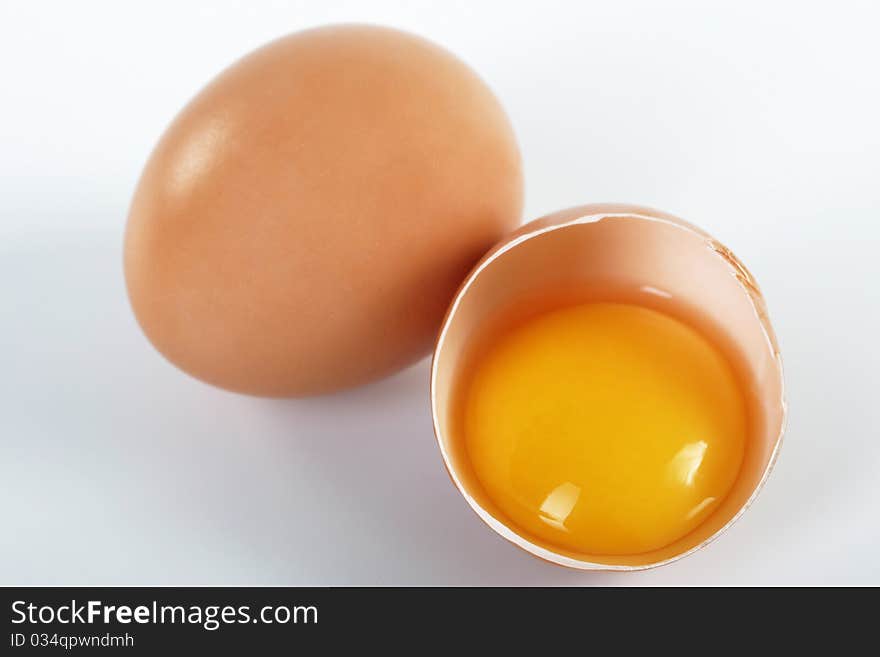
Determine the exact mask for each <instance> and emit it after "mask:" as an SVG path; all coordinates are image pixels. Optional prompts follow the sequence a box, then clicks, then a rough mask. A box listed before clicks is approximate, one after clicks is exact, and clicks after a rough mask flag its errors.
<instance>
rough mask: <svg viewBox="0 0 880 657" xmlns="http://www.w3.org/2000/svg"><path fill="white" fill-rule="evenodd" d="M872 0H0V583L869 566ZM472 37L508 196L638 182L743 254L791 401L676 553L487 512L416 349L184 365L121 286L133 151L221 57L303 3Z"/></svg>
mask: <svg viewBox="0 0 880 657" xmlns="http://www.w3.org/2000/svg"><path fill="white" fill-rule="evenodd" d="M876 7H877V3H872V2H864V3H858V4H857V3H851V2H840V1H835V2H830V1H829V2H827V3H814V4H809V3H805V2H798V3H791V4H782V3H776V2H766V1H765V2H754V3H752V2H730V3H723V4H718V3H707V2H690V3H683V2H673V1H670V0H666V1H664V2H623V1H620V0H615V1H614V2H611V1H603V2H599V1H591V2H574V1H572V2H550V1H547V0H542V1H541V2H497V3H494V2H493V3H490V2H475V1H473V0H469V1H466V2H449V1H445V2H406V3H403V2H400V3H395V2H317V1H316V2H311V3H300V2H274V3H272V2H254V1H249V2H217V1H212V2H205V3H201V4H199V3H190V2H177V1H174V2H157V1H155V0H154V1H151V2H140V3H134V2H103V3H96V2H61V1H59V2H55V3H47V2H38V1H30V2H16V1H9V0H6V1H4V2H3V3H2V5H0V374H2V378H0V523H2V524H0V583H2V584H58V583H63V584H76V583H79V584H511V585H514V584H528V585H532V584H534V585H590V584H603V585H633V584H635V585H645V584H810V583H812V584H832V583H833V584H864V583H873V584H880V431H878V427H880V399H878V390H880V378H878V370H880V357H878V343H880V318H878V302H880V294H878V291H877V286H878V284H880V227H878V226H880V223H878V222H880V179H878V178H880V71H878V67H880V39H878V38H877V25H878V24H880V10H878V9H877V8H876ZM343 20H361V21H371V22H380V23H387V24H390V25H393V26H397V27H401V28H406V29H410V30H413V31H415V32H418V33H420V34H422V35H424V36H427V37H429V38H431V39H433V40H435V41H437V42H439V43H442V44H444V45H446V46H447V47H449V48H450V49H452V50H453V51H454V52H456V53H458V54H459V55H460V56H461V57H462V58H464V59H465V60H466V61H468V62H469V63H470V64H471V65H472V66H474V68H476V69H477V70H478V71H479V72H480V73H481V74H482V75H483V76H484V78H485V79H486V80H487V81H489V82H490V84H491V86H492V87H493V88H494V90H495V91H496V92H497V94H498V95H499V96H500V98H501V100H502V101H503V102H504V104H505V105H506V107H507V109H508V111H509V113H510V116H511V119H512V121H513V124H514V127H515V129H516V131H517V133H518V135H519V139H520V143H521V146H522V152H523V156H524V159H525V170H526V180H527V203H526V213H525V215H526V217H525V218H533V217H536V216H538V215H541V214H544V213H547V212H549V211H552V210H555V209H558V208H562V207H566V206H569V205H574V204H579V203H584V202H592V201H605V200H610V201H625V202H632V203H641V204H647V205H652V206H656V207H659V208H663V209H666V210H668V211H670V212H673V213H675V214H678V215H680V216H683V217H685V218H687V219H690V220H691V221H693V222H695V223H698V224H700V225H702V226H703V227H705V228H706V229H708V230H709V231H710V232H712V233H714V234H715V235H716V236H717V237H718V238H720V239H721V240H722V241H723V242H725V243H726V244H728V245H729V246H730V247H731V248H733V249H734V251H736V253H737V254H738V255H739V256H740V257H741V258H742V259H743V260H744V261H745V262H746V263H747V264H748V265H749V267H750V268H751V269H752V271H753V272H754V273H755V275H756V276H757V278H758V280H759V282H760V283H761V285H762V287H763V288H764V291H765V293H766V296H767V299H768V303H769V307H770V313H771V317H772V319H773V321H774V323H775V326H776V329H777V331H778V333H779V338H780V343H781V346H782V349H783V356H784V358H785V362H786V374H787V383H788V394H789V402H790V410H791V414H790V423H789V430H788V435H787V437H786V441H785V444H784V447H783V450H782V454H781V458H780V460H779V463H778V465H777V467H776V470H775V472H774V474H773V476H772V477H771V479H770V481H769V484H768V485H767V487H766V488H765V490H764V492H763V493H762V494H761V496H760V498H759V499H758V501H757V503H756V504H755V505H754V506H753V507H752V509H751V510H750V511H749V512H748V513H747V514H746V515H745V517H744V518H743V519H742V520H741V521H740V522H739V523H737V524H736V525H735V526H734V527H733V528H732V529H731V530H730V531H729V532H728V533H727V534H726V535H725V536H723V537H722V538H721V539H720V540H718V541H717V542H716V543H715V544H713V545H712V546H711V547H709V548H708V549H706V550H703V551H702V552H700V553H698V554H696V555H694V556H692V557H689V558H687V559H685V560H683V561H681V562H678V563H677V564H674V565H671V566H667V567H664V568H661V569H658V570H654V571H650V572H646V573H637V574H626V573H620V574H590V573H579V572H574V571H568V570H565V569H562V568H559V567H556V566H552V565H549V564H546V563H543V562H540V561H538V560H536V559H534V558H532V557H530V556H529V555H527V554H525V553H522V552H520V551H518V550H517V549H516V548H514V547H512V546H510V545H508V544H507V543H506V542H504V541H503V540H502V539H501V538H499V537H497V536H496V535H494V534H493V533H492V532H491V531H490V530H489V529H488V528H486V527H485V526H483V525H482V523H481V522H480V521H479V520H478V519H477V518H476V516H475V515H474V514H473V513H472V512H471V511H470V510H469V509H468V508H467V506H466V504H465V502H464V501H463V499H462V498H461V497H460V495H459V494H458V493H457V492H456V491H455V489H454V488H453V486H452V485H451V483H450V482H449V480H448V478H447V475H446V473H445V471H444V469H443V466H442V464H441V459H440V456H439V454H438V451H437V448H436V445H435V442H434V438H433V435H432V431H431V424H430V414H429V407H428V399H427V386H428V384H427V364H426V363H425V362H423V363H421V364H419V365H417V366H415V367H413V368H411V369H410V370H407V371H405V372H403V373H401V374H399V375H398V376H396V377H393V378H391V379H390V380H386V381H384V382H381V383H378V384H375V385H372V386H368V387H365V388H362V389H358V390H355V391H352V392H348V393H345V394H340V395H335V396H331V397H325V398H319V399H313V400H305V401H293V400H292V401H282V400H264V399H255V398H249V397H243V396H238V395H233V394H229V393H225V392H222V391H219V390H215V389H213V388H210V387H208V386H206V385H203V384H201V383H198V382H196V381H194V380H192V379H190V378H189V377H187V376H185V375H183V374H181V373H180V372H178V371H177V370H175V369H174V368H173V367H172V366H171V365H169V364H167V363H166V362H165V361H164V360H163V359H162V358H161V357H160V356H159V355H158V354H157V353H156V352H155V351H154V350H153V349H152V348H151V347H150V345H149V344H148V343H147V341H146V340H145V338H144V337H143V336H142V335H141V333H140V331H139V330H138V328H137V326H136V324H135V321H134V319H133V317H132V314H131V312H130V310H129V307H128V304H127V301H126V297H125V292H124V284H123V278H122V271H121V249H120V246H121V238H122V232H123V228H124V222H125V217H126V209H127V205H128V201H129V198H130V195H131V193H132V190H133V188H134V185H135V183H136V180H137V177H138V175H139V172H140V169H141V167H142V166H143V164H144V162H145V159H146V157H147V155H148V153H149V151H150V149H151V147H152V145H153V144H154V142H155V141H156V139H157V138H158V136H159V135H160V133H161V131H162V130H163V128H164V126H165V125H166V124H167V123H168V122H169V120H170V119H171V118H172V117H173V115H174V114H175V113H176V111H177V110H178V109H179V108H180V107H181V106H182V105H183V104H184V103H185V102H186V101H187V100H188V99H189V98H190V97H191V96H192V95H193V94H195V93H196V92H197V91H198V90H199V88H200V87H201V86H202V85H203V84H204V83H205V82H206V81H207V80H208V79H209V78H210V77H212V76H213V75H214V74H216V73H217V72H218V71H219V70H221V69H222V68H224V67H225V66H227V65H228V64H229V63H231V62H232V61H234V60H235V59H236V58H238V57H239V56H241V55H243V54H244V53H246V52H248V51H249V50H251V49H253V48H255V47H256V46H258V45H260V44H262V43H263V42H265V41H268V40H270V39H272V38H274V37H277V36H280V35H282V34H284V33H287V32H290V31H295V30H298V29H301V28H304V27H308V26H313V25H317V24H320V23H324V22H330V21H343Z"/></svg>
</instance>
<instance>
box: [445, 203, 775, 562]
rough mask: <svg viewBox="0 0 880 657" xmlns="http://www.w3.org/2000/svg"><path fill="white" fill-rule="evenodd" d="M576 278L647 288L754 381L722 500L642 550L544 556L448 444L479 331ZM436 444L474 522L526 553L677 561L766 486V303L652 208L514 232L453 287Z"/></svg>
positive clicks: (583, 209)
mask: <svg viewBox="0 0 880 657" xmlns="http://www.w3.org/2000/svg"><path fill="white" fill-rule="evenodd" d="M573 282H575V283H577V282H581V283H584V284H588V285H592V286H595V285H603V284H608V285H615V286H625V287H629V288H633V287H642V286H644V287H647V288H648V289H652V290H660V291H663V292H664V293H666V294H671V295H673V296H674V297H675V300H676V303H677V304H680V305H681V306H682V307H687V308H692V309H693V310H694V317H695V318H697V319H696V320H695V321H697V323H700V322H702V323H704V325H705V326H704V328H705V330H707V331H710V332H712V333H714V336H713V337H715V338H716V339H717V340H718V341H719V342H720V343H722V344H723V345H724V346H725V348H726V349H729V350H731V351H735V352H736V353H737V355H738V359H737V360H738V362H739V363H741V366H742V367H743V368H745V370H746V371H745V372H743V374H744V375H745V376H744V378H745V379H746V380H748V381H749V382H751V386H750V389H749V390H748V391H747V394H748V395H749V396H750V397H751V399H750V403H751V406H752V407H753V409H754V410H755V412H754V413H753V415H754V417H753V418H752V421H753V424H754V426H753V435H752V437H751V440H750V443H749V448H748V449H747V451H746V454H745V458H744V462H743V465H742V469H741V473H740V475H739V477H738V479H737V481H736V483H735V484H734V486H733V488H732V490H731V491H730V493H729V495H728V496H727V498H726V499H725V500H724V501H723V502H722V504H721V505H720V506H719V508H718V509H717V510H716V511H715V512H714V513H713V514H712V515H711V516H710V517H709V518H708V519H707V520H706V521H705V522H704V523H703V524H701V525H700V526H699V527H698V528H697V529H696V530H694V531H693V532H691V533H690V534H688V535H686V536H684V537H682V538H681V539H679V540H678V541H676V542H674V543H672V544H670V545H668V546H666V547H664V548H662V549H659V550H655V551H652V552H649V553H644V554H639V555H631V556H609V555H589V554H577V553H572V552H566V551H564V550H553V551H551V550H548V549H546V548H544V547H542V546H541V545H538V544H536V543H534V542H532V541H531V540H529V538H528V537H525V536H522V535H521V534H520V533H518V532H517V530H516V528H515V527H510V526H508V524H507V523H505V522H504V521H503V515H502V514H500V512H499V511H498V510H497V509H496V508H495V507H494V505H493V504H492V502H491V500H489V499H488V498H487V497H486V495H485V494H484V493H483V491H482V489H481V487H480V485H479V483H478V482H477V481H476V479H475V476H474V474H473V473H472V472H471V471H470V466H469V465H468V461H467V459H466V458H465V455H464V454H462V452H461V447H460V442H458V441H455V440H453V439H452V436H451V418H450V415H451V407H452V398H453V397H452V396H453V388H454V386H453V384H454V381H455V375H456V372H457V368H459V367H461V366H462V363H463V359H464V357H465V354H466V353H467V348H468V346H469V344H470V342H471V340H472V339H473V336H474V335H476V334H477V333H478V332H479V330H480V327H481V326H484V325H485V324H486V322H487V321H489V320H490V319H491V318H492V317H493V315H495V314H497V313H500V312H502V311H503V310H504V309H505V308H509V307H510V306H511V305H512V304H514V303H515V302H516V301H517V300H518V299H522V298H527V297H536V296H539V295H541V294H542V293H544V292H549V291H553V290H554V289H558V288H560V287H562V286H570V285H571V284H572V283H573ZM431 383H432V404H433V413H434V424H435V432H436V435H437V439H438V441H439V445H440V449H441V452H442V455H443V458H444V460H445V462H446V466H447V468H448V470H449V472H450V475H451V476H452V479H453V481H454V482H455V484H456V486H458V488H459V490H460V491H461V492H462V494H463V495H464V496H465V498H466V499H467V501H468V503H469V504H470V505H471V507H472V508H473V509H474V510H475V511H476V512H477V514H478V515H479V516H480V517H481V518H482V519H483V520H484V521H485V522H487V523H488V524H489V525H490V526H491V527H492V528H493V529H495V530H496V531H497V532H499V533H500V534H501V535H502V536H504V537H505V538H507V539H508V540H510V541H511V542H513V543H514V544H516V545H518V546H519V547H522V548H523V549H525V550H527V551H529V552H531V553H532V554H534V555H536V556H539V557H542V558H544V559H547V560H549V561H552V562H554V563H558V564H561V565H565V566H570V567H574V568H581V569H620V570H633V569H640V568H646V567H652V566H657V565H661V564H663V563H667V562H669V561H672V560H675V559H677V558H680V557H682V556H684V555H686V554H688V553H690V552H692V551H694V550H696V549H698V548H699V547H702V546H703V545H705V544H706V543H708V542H709V541H710V540H712V539H713V538H715V537H716V536H717V535H718V534H720V533H721V532H722V531H723V530H724V529H725V528H726V527H727V526H728V525H729V524H730V523H731V522H733V521H734V520H735V519H736V518H737V517H738V516H739V514H740V513H741V512H742V511H743V510H744V509H745V508H746V507H747V506H748V504H749V503H750V502H751V500H752V499H753V498H754V496H755V495H756V494H757V491H758V490H759V488H760V487H761V485H762V483H763V481H764V480H765V479H766V477H767V475H768V473H769V471H770V468H771V466H772V464H773V461H774V459H775V456H776V453H777V451H778V448H779V444H780V440H781V436H782V432H783V425H784V419H785V401H784V394H783V377H782V366H781V360H780V356H779V349H778V346H777V343H776V338H775V336H774V333H773V330H772V328H771V326H770V322H769V319H768V316H767V311H766V307H765V303H764V300H763V297H762V296H761V293H760V290H759V289H758V287H757V285H756V283H755V281H754V279H753V278H752V276H751V274H749V272H748V270H747V269H746V268H745V267H744V266H743V265H742V264H741V263H740V262H739V261H738V260H737V259H736V258H735V256H733V254H732V253H731V252H730V251H729V250H728V249H726V248H725V247H724V246H722V245H721V244H719V243H718V242H717V241H716V240H714V239H713V238H712V237H711V236H709V235H708V234H706V233H705V232H703V231H701V230H699V229H697V228H695V227H694V226H691V225H690V224H687V223H686V222H684V221H682V220H680V219H678V218H676V217H673V216H671V215H668V214H665V213H662V212H659V211H657V210H653V209H649V208H642V207H636V206H624V205H593V206H580V207H576V208H571V209H568V210H564V211H561V212H558V213H556V214H553V215H550V216H548V217H545V218H542V219H539V220H537V221H534V222H532V223H530V224H527V225H526V226H524V227H522V228H521V229H520V230H519V231H517V232H516V233H514V234H513V235H512V236H511V237H510V238H509V239H507V240H505V241H504V242H503V243H502V244H500V245H498V246H497V247H496V248H495V249H493V250H492V251H491V252H490V253H489V254H487V255H486V257H485V258H484V259H483V260H482V261H481V262H480V263H479V264H478V265H477V266H476V268H475V269H474V270H473V271H472V272H471V274H470V276H469V277H468V278H467V280H466V281H465V283H464V284H463V285H462V287H461V289H460V290H459V292H458V295H457V296H456V298H455V300H454V301H453V304H452V306H451V307H450V310H449V312H448V314H447V317H446V320H445V322H444V325H443V328H442V330H441V333H440V337H439V339H438V343H437V348H436V352H435V356H434V363H433V368H432V375H431Z"/></svg>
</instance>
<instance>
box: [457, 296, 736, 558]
mask: <svg viewBox="0 0 880 657" xmlns="http://www.w3.org/2000/svg"><path fill="white" fill-rule="evenodd" d="M491 338H492V339H491V341H490V342H489V343H488V346H487V348H486V349H484V350H483V351H482V352H481V353H479V354H477V355H476V356H475V358H474V359H473V361H472V363H471V365H470V369H469V371H468V373H467V374H468V376H467V378H466V379H464V380H463V385H465V387H464V388H463V390H464V394H463V395H462V396H461V401H460V402H459V408H458V413H459V426H460V428H461V433H462V437H463V440H464V443H465V448H466V452H467V454H468V457H469V459H470V462H471V466H472V468H473V472H474V474H475V475H476V478H477V479H478V480H479V482H480V484H481V485H482V487H483V489H484V492H485V493H486V495H487V496H488V497H489V499H490V500H491V501H492V502H493V503H494V504H495V505H496V506H497V508H498V509H499V510H500V511H501V512H502V513H503V514H504V515H506V516H507V518H508V519H509V522H510V523H511V524H512V525H513V526H514V528H516V527H519V528H520V530H521V531H523V532H524V533H525V534H527V535H530V536H531V537H533V540H534V539H537V542H539V543H543V544H545V545H546V546H548V547H551V548H553V547H556V548H563V549H567V550H570V551H574V552H578V553H586V554H595V555H603V554H604V555H631V554H639V553H642V552H648V551H651V550H655V549H659V548H662V547H664V546H666V545H669V544H670V543H672V542H674V541H675V540H677V539H678V538H681V537H682V536H684V535H685V534H687V533H689V532H690V531H691V530H693V529H694V528H695V527H697V526H698V525H699V524H700V523H701V522H702V521H703V520H705V519H706V518H707V517H708V516H709V515H710V514H711V513H712V511H713V510H714V509H715V508H717V507H718V505H719V504H720V503H721V501H722V500H723V499H724V497H725V496H726V495H727V493H728V491H729V490H730V488H731V486H732V485H733V483H734V481H735V480H736V477H737V475H738V473H739V469H740V465H741V463H742V460H743V452H744V449H745V442H746V433H747V410H746V402H745V397H744V395H743V392H742V388H741V385H740V382H739V380H738V379H737V377H736V375H735V373H734V371H733V368H732V367H731V365H730V364H729V362H728V361H727V360H726V359H725V357H724V356H723V355H722V353H721V352H720V351H719V350H718V349H716V347H715V346H714V345H713V344H711V343H710V342H709V341H708V340H707V339H706V338H704V337H703V335H701V334H700V333H698V332H697V331H695V330H694V329H693V328H691V327H690V326H688V325H686V324H684V323H682V322H680V321H679V320H677V319H674V318H672V317H670V316H668V315H666V314H664V313H661V312H658V311H655V310H651V309H648V308H645V307H642V306H638V305H631V304H623V303H604V302H603V303H586V304H581V305H575V306H571V307H566V308H562V309H559V310H554V311H551V312H548V313H545V314H542V315H539V316H538V317H535V318H532V319H529V320H527V321H525V322H524V323H520V324H518V325H514V326H512V327H508V328H507V329H506V330H504V331H501V332H499V333H497V334H494V335H492V336H491Z"/></svg>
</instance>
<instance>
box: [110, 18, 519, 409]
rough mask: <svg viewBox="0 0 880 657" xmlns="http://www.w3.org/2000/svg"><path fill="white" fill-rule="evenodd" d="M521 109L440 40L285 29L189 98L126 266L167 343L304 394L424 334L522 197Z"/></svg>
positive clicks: (237, 379) (205, 361)
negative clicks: (516, 130) (512, 110)
mask: <svg viewBox="0 0 880 657" xmlns="http://www.w3.org/2000/svg"><path fill="white" fill-rule="evenodd" d="M522 187H523V183H522V171H521V163H520V155H519V151H518V148H517V144H516V140H515V137H514V134H513V132H512V129H511V126H510V123H509V122H508V119H507V117H506V115H505V113H504V111H503V109H502V108H501V106H500V105H499V103H498V100H497V99H496V98H495V96H494V95H493V94H492V92H491V91H490V90H489V88H488V87H487V86H486V85H485V84H484V83H483V82H482V81H481V80H480V78H479V77H478V76H477V75H476V74H475V73H474V72H473V71H472V70H471V69H470V68H468V67H467V66H466V65H465V64H464V63H462V62H461V61H460V60H458V59H457V58H456V57H455V56H453V55H452V54H450V53H449V52H447V51H446V50H444V49H442V48H440V47H438V46H436V45H434V44H433V43H430V42H429V41H426V40H424V39H422V38H420V37H417V36H413V35H411V34H407V33H404V32H400V31H397V30H392V29H388V28H382V27H375V26H365V25H339V26H329V27H323V28H318V29H313V30H307V31H304V32H299V33H296V34H292V35H290V36H287V37H284V38H282V39H279V40H277V41H274V42H272V43H270V44H268V45H266V46H264V47H262V48H260V49H258V50H257V51H255V52H253V53H251V54H250V55H248V56H246V57H244V58H243V59H242V60H240V61H239V62H237V63H235V64H234V65H233V66H231V67H230V68H228V69H227V70H225V71H224V72H223V73H221V74H220V75H219V77H217V78H216V79H215V80H213V81H212V82H211V83H210V84H209V85H208V86H207V87H206V88H205V89H204V90H202V91H201V92H200V93H199V94H198V95H197V96H196V97H195V98H194V99H193V100H192V101H191V102H190V103H189V104H188V105H187V106H186V107H185V108H184V109H183V111H182V112H181V113H180V114H179V115H178V116H177V118H176V119H175V120H174V121H173V123H172V124H171V125H170V127H169V128H168V129H167V131H166V132H165V134H164V135H163V136H162V138H161V140H160V141H159V143H158V145H157V146H156V148H155V150H154V152H153V153H152V155H151V157H150V159H149V161H148V163H147V165H146V168H145V170H144V172H143V175H142V177H141V179H140V182H139V184H138V187H137V190H136V192H135V195H134V198H133V201H132V205H131V210H130V214H129V218H128V225H127V229H126V236H125V275H126V282H127V286H128V293H129V297H130V299H131V304H132V307H133V308H134V312H135V314H136V316H137V319H138V321H139V323H140V325H141V327H142V328H143V330H144V332H145V333H146V335H147V336H148V338H149V339H150V341H151V342H152V343H153V344H154V345H155V346H156V348H157V349H158V350H159V351H160V352H162V353H163V354H164V355H165V356H166V357H167V358H168V359H169V360H170V361H171V362H173V363H174V364H176V365H177V366H178V367H180V368H181V369H183V370H185V371H187V372H189V373H190V374H192V375H193V376H196V377H198V378H199V379H202V380H204V381H207V382H209V383H212V384H214V385H217V386H221V387H223V388H227V389H229V390H235V391H239V392H245V393H251V394H257V395H268V396H302V395H311V394H317V393H323V392H328V391H332V390H337V389H340V388H345V387H348V386H353V385H356V384H360V383H364V382H367V381H370V380H373V379H376V378H378V377H381V376H383V375H386V374H389V373H391V372H393V371H395V370H397V369H399V368H401V367H403V366H405V365H407V364H409V363H411V362H413V361H414V360H416V359H418V358H419V357H421V356H423V355H424V354H426V353H427V352H428V350H429V349H430V347H431V345H432V342H433V340H434V337H435V334H436V331H437V329H438V327H439V324H440V321H441V320H442V317H443V314H444V312H445V309H446V307H447V304H448V303H449V301H450V299H451V297H452V295H453V294H454V292H455V290H456V288H457V287H458V285H459V284H460V283H461V281H462V279H463V278H464V276H465V275H466V274H467V272H468V270H469V269H470V267H471V266H472V265H473V264H474V263H475V262H476V261H477V260H478V259H479V258H480V257H481V256H482V255H483V254H484V253H485V252H486V250H487V249H489V247H490V246H492V244H493V243H494V242H495V241H496V240H497V239H498V238H499V237H501V235H502V234H503V233H505V232H507V231H508V230H509V229H511V228H513V227H515V226H516V225H517V224H518V222H519V218H520V212H521V208H522Z"/></svg>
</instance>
